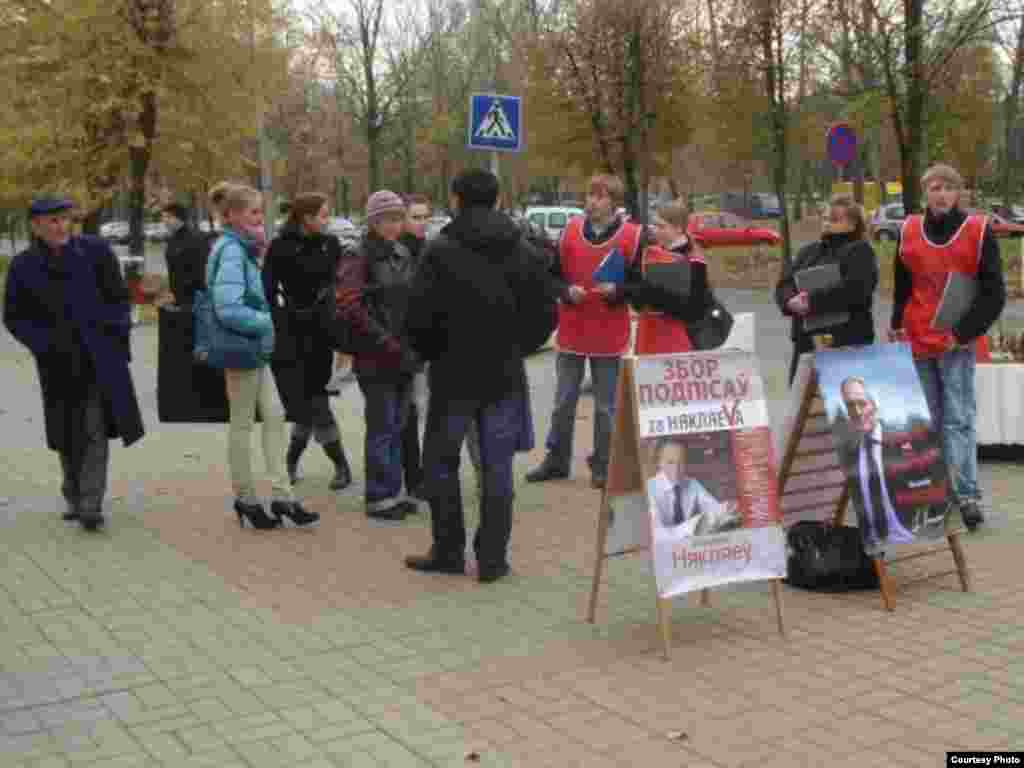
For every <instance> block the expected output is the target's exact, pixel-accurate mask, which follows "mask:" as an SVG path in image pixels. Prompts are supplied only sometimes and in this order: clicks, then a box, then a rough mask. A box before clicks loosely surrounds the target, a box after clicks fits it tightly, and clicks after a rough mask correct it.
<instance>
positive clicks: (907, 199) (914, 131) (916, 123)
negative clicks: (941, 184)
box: [900, 0, 925, 216]
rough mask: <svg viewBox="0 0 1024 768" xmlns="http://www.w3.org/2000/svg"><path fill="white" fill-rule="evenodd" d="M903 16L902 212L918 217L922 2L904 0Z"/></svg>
mask: <svg viewBox="0 0 1024 768" xmlns="http://www.w3.org/2000/svg"><path fill="white" fill-rule="evenodd" d="M903 5H904V12H905V14H906V27H905V31H904V55H905V58H906V70H907V73H908V77H907V111H906V120H905V122H904V125H903V130H904V133H905V140H904V141H903V142H901V144H900V155H901V157H900V168H901V171H902V182H903V209H904V210H905V211H906V213H907V215H908V216H909V215H910V214H913V213H917V212H918V211H919V209H920V204H921V182H920V179H921V165H922V162H921V154H922V151H923V149H924V100H925V82H924V76H923V68H924V62H923V61H922V56H923V50H922V48H923V31H922V30H923V23H924V0H903Z"/></svg>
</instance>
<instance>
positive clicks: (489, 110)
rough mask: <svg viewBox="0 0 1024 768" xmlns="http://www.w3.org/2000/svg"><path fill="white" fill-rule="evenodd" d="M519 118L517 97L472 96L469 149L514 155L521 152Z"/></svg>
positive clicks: (492, 94) (520, 121) (521, 126)
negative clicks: (511, 153) (513, 153)
mask: <svg viewBox="0 0 1024 768" xmlns="http://www.w3.org/2000/svg"><path fill="white" fill-rule="evenodd" d="M521 118H522V112H521V111H520V99H519V97H518V96H502V95H499V94H496V93H474V94H473V95H472V96H471V97H470V102H469V148H470V149H489V150H491V151H498V152H518V151H519V150H520V149H522V128H523V124H522V119H521Z"/></svg>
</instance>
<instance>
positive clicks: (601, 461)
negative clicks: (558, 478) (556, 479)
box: [545, 352, 619, 476]
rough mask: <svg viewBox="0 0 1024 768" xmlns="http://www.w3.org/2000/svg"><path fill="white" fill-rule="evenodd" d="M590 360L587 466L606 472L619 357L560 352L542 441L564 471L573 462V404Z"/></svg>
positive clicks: (595, 471)
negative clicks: (591, 436) (591, 412)
mask: <svg viewBox="0 0 1024 768" xmlns="http://www.w3.org/2000/svg"><path fill="white" fill-rule="evenodd" d="M588 360H589V361H590V379H591V381H592V382H593V388H594V454H593V459H592V461H591V463H590V468H591V470H592V471H593V472H594V474H596V475H600V476H604V475H606V474H607V473H608V447H609V445H610V443H611V436H612V425H613V424H614V423H615V387H616V384H617V382H618V376H619V358H618V357H599V356H595V357H588V356H586V355H574V354H572V353H571V352H559V353H558V357H557V358H556V360H555V372H556V375H557V385H556V390H555V408H554V410H553V411H552V413H551V429H550V431H549V432H548V438H547V441H546V443H545V445H546V447H547V449H548V455H549V458H550V459H552V460H553V461H554V462H555V464H556V465H557V466H558V467H559V468H561V469H564V470H566V471H568V470H569V467H570V465H571V464H572V443H573V437H574V436H575V432H576V405H577V403H579V399H580V386H581V385H582V383H583V372H584V366H586V364H587V361H588Z"/></svg>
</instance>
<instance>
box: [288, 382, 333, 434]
mask: <svg viewBox="0 0 1024 768" xmlns="http://www.w3.org/2000/svg"><path fill="white" fill-rule="evenodd" d="M303 415H304V418H303V419H302V421H298V420H296V422H295V424H294V425H293V426H292V439H293V440H297V441H301V442H303V443H308V442H309V438H310V437H312V438H314V439H315V440H316V441H317V442H318V443H320V445H327V444H328V443H336V442H338V441H339V440H340V439H341V435H340V433H339V432H338V422H337V421H335V419H334V413H333V412H332V411H331V402H330V400H328V398H327V393H326V392H325V393H324V394H322V395H316V396H314V397H312V398H310V400H309V403H308V404H307V406H306V408H304V409H303ZM307 420H308V423H304V422H306V421H307Z"/></svg>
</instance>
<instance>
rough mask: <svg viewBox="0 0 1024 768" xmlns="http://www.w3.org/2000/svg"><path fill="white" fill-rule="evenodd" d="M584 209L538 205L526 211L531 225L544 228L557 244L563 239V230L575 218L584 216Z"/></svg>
mask: <svg viewBox="0 0 1024 768" xmlns="http://www.w3.org/2000/svg"><path fill="white" fill-rule="evenodd" d="M582 215H583V209H582V208H576V207H569V206H561V205H538V206H532V207H530V208H527V209H526V218H527V219H529V220H530V223H531V224H534V225H536V226H538V227H543V229H544V231H545V232H547V235H548V237H550V238H551V239H552V240H554V241H555V242H558V240H559V239H561V237H562V230H564V229H565V228H566V226H567V225H568V224H569V219H571V218H572V217H573V216H582Z"/></svg>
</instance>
